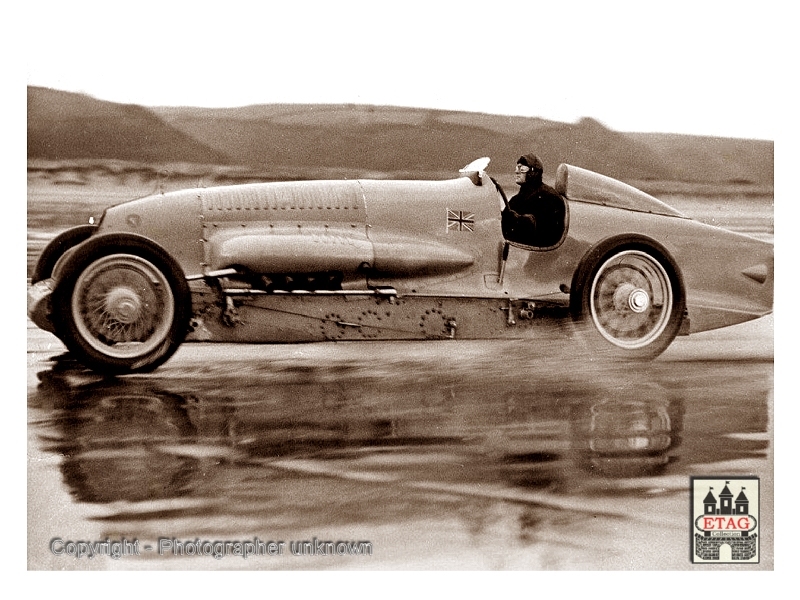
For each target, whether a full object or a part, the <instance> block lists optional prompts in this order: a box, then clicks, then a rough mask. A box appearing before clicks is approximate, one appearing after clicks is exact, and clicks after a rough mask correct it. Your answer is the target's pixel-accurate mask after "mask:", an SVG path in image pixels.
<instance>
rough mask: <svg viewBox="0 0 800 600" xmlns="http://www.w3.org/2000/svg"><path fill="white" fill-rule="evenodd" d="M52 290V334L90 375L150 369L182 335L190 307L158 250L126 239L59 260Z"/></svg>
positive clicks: (179, 279)
mask: <svg viewBox="0 0 800 600" xmlns="http://www.w3.org/2000/svg"><path fill="white" fill-rule="evenodd" d="M62 273H63V277H62V278H61V279H60V280H59V282H58V284H57V286H56V289H55V290H54V292H53V302H52V305H53V320H54V323H55V326H56V331H58V332H59V334H60V335H61V337H62V341H63V342H64V343H65V344H66V346H67V347H68V348H69V349H70V351H71V352H72V353H73V354H74V355H75V357H76V358H77V359H78V360H79V361H80V362H82V363H83V364H85V365H86V366H87V367H90V368H92V369H94V370H96V371H99V372H103V373H109V374H123V373H133V372H142V371H150V370H152V369H154V368H156V367H157V366H159V365H160V364H162V363H164V362H165V361H166V360H167V359H168V358H169V357H170V356H172V354H173V353H174V352H175V350H177V348H178V346H179V345H180V344H181V343H182V342H183V340H184V339H185V337H186V333H187V331H188V321H189V314H190V306H191V301H190V297H189V288H188V285H187V284H186V280H185V278H184V276H183V273H182V271H181V269H180V267H179V266H178V265H177V264H176V263H175V261H174V260H173V259H172V258H170V257H169V255H168V254H167V253H166V252H164V251H163V250H162V249H160V248H158V247H157V246H155V245H154V244H152V243H150V242H148V241H147V240H144V239H141V238H137V237H134V236H127V235H109V236H102V237H99V238H93V239H92V240H89V241H88V242H86V243H85V244H84V245H82V246H79V247H78V248H76V249H75V251H74V253H73V254H72V256H70V257H69V258H68V259H67V262H66V263H65V265H64V269H63V271H62Z"/></svg>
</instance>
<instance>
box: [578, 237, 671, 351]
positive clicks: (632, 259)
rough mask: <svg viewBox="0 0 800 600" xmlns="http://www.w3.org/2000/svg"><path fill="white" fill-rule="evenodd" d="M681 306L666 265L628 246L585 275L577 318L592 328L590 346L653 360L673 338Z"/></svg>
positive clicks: (656, 257) (642, 251)
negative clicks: (591, 343)
mask: <svg viewBox="0 0 800 600" xmlns="http://www.w3.org/2000/svg"><path fill="white" fill-rule="evenodd" d="M684 306H685V301H684V298H683V292H682V290H681V286H680V282H679V280H678V278H677V275H676V272H675V269H674V268H673V267H672V265H671V264H670V262H669V261H667V260H666V259H663V258H662V257H659V256H656V254H655V253H651V252H649V251H646V250H644V249H638V248H630V249H623V250H618V251H614V252H612V253H610V254H607V255H606V256H605V257H604V258H602V259H601V260H600V261H598V262H597V264H596V266H595V267H594V269H592V270H591V271H590V275H589V278H588V280H587V281H586V282H585V283H584V285H583V287H582V291H581V303H580V315H579V319H580V320H581V321H582V322H583V323H584V324H585V325H590V326H591V327H590V328H589V329H590V331H589V332H587V334H588V335H590V336H593V337H594V338H595V340H593V341H594V342H599V345H600V346H601V347H605V348H606V349H610V350H612V351H613V352H614V353H615V354H616V355H618V356H627V357H631V358H655V357H656V356H658V355H659V354H661V353H662V352H663V351H664V350H665V349H666V348H667V346H669V344H670V343H672V340H673V339H674V338H675V336H676V335H677V333H678V330H679V328H680V324H681V319H682V318H683V311H684ZM594 345H595V346H597V345H598V344H597V343H595V344H594Z"/></svg>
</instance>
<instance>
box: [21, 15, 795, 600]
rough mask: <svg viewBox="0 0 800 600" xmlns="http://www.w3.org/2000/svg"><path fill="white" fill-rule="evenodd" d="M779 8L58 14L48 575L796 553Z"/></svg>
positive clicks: (43, 101)
mask: <svg viewBox="0 0 800 600" xmlns="http://www.w3.org/2000/svg"><path fill="white" fill-rule="evenodd" d="M779 7H780V5H779V4H778V3H773V2H766V3H762V4H760V5H753V6H749V7H748V9H747V10H746V11H742V10H739V9H738V8H736V7H735V5H731V4H730V3H723V2H715V1H714V2H703V1H701V2H692V3H690V2H682V1H678V2H672V3H648V4H646V5H645V4H641V3H634V2H623V1H612V2H609V3H591V2H563V3H561V2H560V3H546V2H534V3H512V2H506V1H499V2H492V3H478V2H427V3H423V2H417V1H410V2H398V3H394V4H391V5H384V4H375V3H369V2H358V1H345V2H329V3H325V2H316V1H311V2H306V3H302V4H299V3H288V2H245V1H237V0H234V1H232V2H227V3H222V4H213V5H211V4H204V3H188V2H181V1H175V2H173V1H164V2H149V1H143V2H136V3H132V2H131V3H128V2H125V3H118V4H113V5H109V4H107V3H100V2H92V1H76V2H63V3H55V2H39V3H34V4H33V5H31V6H30V7H28V8H27V9H26V11H27V12H28V15H27V19H26V24H25V27H26V30H27V34H26V35H27V40H26V43H27V44H28V45H29V49H28V50H27V51H26V57H25V77H26V89H27V119H26V122H27V134H26V136H27V240H26V249H27V263H26V296H27V303H26V313H27V328H26V347H27V352H26V356H27V364H26V399H27V403H26V405H25V406H26V411H25V412H26V423H27V425H26V434H27V435H26V448H27V450H26V454H27V460H26V473H25V476H26V482H27V494H26V503H27V521H26V525H25V529H26V534H27V548H26V550H27V552H26V561H25V562H26V566H27V570H28V571H37V572H42V571H51V572H52V571H93V572H94V571H115V572H119V571H126V572H139V571H159V572H175V571H192V572H199V571H202V572H211V571H214V572H216V571H273V572H286V573H294V574H295V575H296V574H297V573H298V572H320V571H325V572H330V571H336V572H352V571H358V572H390V571H391V572H404V571H424V572H453V571H469V572H483V573H485V572H494V573H497V572H512V571H513V572H516V573H517V574H519V572H528V573H531V572H536V573H538V574H542V575H544V574H545V573H552V572H561V573H563V572H570V573H577V572H593V573H610V572H614V573H619V572H621V571H625V572H629V573H630V572H639V573H641V572H648V573H652V572H659V574H660V575H668V574H672V575H677V574H679V572H691V573H697V574H711V573H716V574H717V575H719V574H720V573H725V574H733V573H736V574H737V575H739V574H741V573H752V572H765V571H768V572H774V571H775V569H776V562H778V556H776V555H777V552H776V550H775V543H776V538H777V537H779V536H778V535H777V533H778V532H776V519H775V490H776V488H777V487H780V486H783V485H784V483H783V482H784V480H785V479H783V480H782V479H781V478H780V471H779V470H776V457H775V455H776V452H775V447H776V442H779V441H780V440H778V439H777V438H778V436H777V435H776V422H778V421H779V420H780V419H779V418H776V413H777V414H778V417H780V411H781V409H782V406H781V405H783V406H785V405H787V404H791V403H792V402H794V398H793V396H794V395H796V394H795V393H791V392H789V391H788V390H786V388H782V387H780V386H776V368H775V367H776V361H775V347H776V344H775V342H776V335H775V332H776V323H775V304H776V299H777V294H776V291H775V290H776V285H775V284H776V279H779V278H778V277H776V268H775V264H776V260H775V258H776V256H775V254H776V253H775V243H776V239H775V228H776V223H777V224H779V227H780V223H779V219H778V218H776V208H778V209H779V212H780V208H781V203H785V202H789V203H791V198H787V197H785V195H781V194H780V193H778V194H776V177H775V173H776V168H775V150H776V138H777V137H779V135H780V134H781V133H782V127H783V124H782V122H781V116H780V111H778V110H777V109H776V107H775V105H774V100H773V98H772V97H773V96H774V92H769V91H768V90H767V89H766V88H767V87H768V86H767V85H766V82H768V81H771V80H772V78H773V77H778V76H781V77H783V78H786V76H787V73H786V72H785V67H783V66H781V65H780V64H779V63H777V62H775V61H773V57H774V56H776V55H777V54H778V53H779V52H780V50H781V48H780V39H779V36H776V35H771V34H770V30H771V29H772V28H773V26H774V24H775V22H776V21H780V15H779V13H780V12H782V9H780V8H779ZM34 13H35V14H34ZM785 18H788V17H785ZM18 151H19V149H17V150H15V152H18ZM778 189H779V191H780V190H781V188H778ZM782 191H783V192H786V190H785V189H783V190H782ZM776 199H777V202H776ZM778 258H780V256H779V257H778ZM779 271H780V270H779ZM782 273H783V275H784V276H785V275H787V273H786V272H785V271H783V272H782ZM779 283H780V281H779ZM16 312H17V311H16V310H15V314H16ZM778 316H779V319H781V318H782V317H781V313H778ZM785 325H786V322H785V321H780V322H779V327H778V330H779V331H783V332H785V331H786V329H782V328H784V327H785ZM787 335H788V334H787ZM778 337H780V336H778ZM779 358H780V357H779ZM779 366H780V361H779ZM14 400H17V398H16V397H15V398H14ZM776 407H777V411H776ZM785 422H786V421H784V423H785ZM779 430H780V429H779ZM783 474H784V476H787V475H789V474H787V473H786V472H785V471H784V472H783ZM787 485H788V482H787ZM787 531H788V530H787V529H784V532H787ZM784 564H785V563H784ZM353 580H355V581H357V580H358V576H356V577H354V578H353ZM370 581H374V580H370ZM388 581H392V580H391V579H390V580H388ZM523 581H526V580H523ZM557 581H559V580H557ZM560 581H563V580H560ZM723 581H724V580H723ZM525 585H530V582H526V584H525ZM562 585H563V584H562ZM491 589H492V588H491V587H490V588H488V589H487V592H488V591H490V590H491ZM622 593H623V588H622V587H620V594H622Z"/></svg>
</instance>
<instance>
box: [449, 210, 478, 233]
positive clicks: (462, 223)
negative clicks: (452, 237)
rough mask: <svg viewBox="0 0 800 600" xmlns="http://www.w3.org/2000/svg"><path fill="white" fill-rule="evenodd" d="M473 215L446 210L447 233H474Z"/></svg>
mask: <svg viewBox="0 0 800 600" xmlns="http://www.w3.org/2000/svg"><path fill="white" fill-rule="evenodd" d="M473 225H475V213H468V212H464V211H463V210H459V211H458V212H456V211H454V210H450V209H449V208H448V209H447V231H450V230H453V231H475V230H474V229H473V228H472V227H473Z"/></svg>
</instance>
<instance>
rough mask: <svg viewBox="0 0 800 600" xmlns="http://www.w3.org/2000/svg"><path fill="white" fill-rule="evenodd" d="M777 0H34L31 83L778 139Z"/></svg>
mask: <svg viewBox="0 0 800 600" xmlns="http://www.w3.org/2000/svg"><path fill="white" fill-rule="evenodd" d="M783 4H784V3H781V2H773V1H772V0H766V1H762V2H748V3H744V2H742V3H739V2H736V1H728V2H717V1H704V0H694V1H692V2H684V1H683V0H675V1H672V2H623V1H619V0H608V1H606V2H588V1H572V2H571V1H556V2H535V1H520V2H507V1H505V0H492V1H488V2H484V3H480V2H471V1H463V0H462V1H461V2H453V1H435V0H428V1H427V2H421V1H418V0H409V1H400V0H395V1H393V2H387V1H384V2H360V1H341V2H335V1H330V2H318V1H316V0H307V1H304V2H287V1H281V2H270V1H262V2H244V1H239V0H228V1H224V2H223V1H220V0H216V1H215V2H204V1H203V0H196V1H195V2H183V1H171V0H162V1H160V2H153V1H152V0H140V1H137V2H117V3H110V2H92V1H82V0H77V1H71V2H52V1H49V0H48V1H41V0H40V1H36V0H31V1H30V2H28V3H26V5H25V6H26V7H27V8H26V10H27V11H28V15H27V18H26V20H25V24H24V27H25V28H26V30H27V32H26V36H25V37H26V43H25V47H24V56H25V59H26V79H27V84H28V85H38V86H45V87H51V88H55V89H61V90H67V91H74V92H82V93H86V94H89V95H91V96H93V97H95V98H99V99H103V100H111V101H115V102H123V103H136V104H142V105H145V106H164V105H167V106H168V105H184V106H210V107H222V106H244V105H249V104H270V103H284V102H288V103H355V104H377V105H394V106H413V107H424V108H440V109H448V110H465V111H474V112H484V113H492V114H508V115H521V116H531V117H542V118H546V119H552V120H556V121H565V122H573V121H576V120H578V119H580V118H582V117H591V118H594V119H597V120H598V121H601V122H602V123H604V124H605V125H606V126H608V127H610V128H612V129H615V130H618V131H658V132H674V133H688V134H702V135H717V136H723V137H745V138H757V139H771V140H774V139H775V137H776V136H777V135H778V133H779V132H780V130H781V128H782V123H781V115H780V111H779V110H777V109H778V104H779V103H780V102H781V101H782V98H783V96H782V94H779V93H776V92H777V91H778V90H777V89H776V85H777V86H778V87H781V88H782V87H783V85H784V82H785V81H786V80H787V72H786V67H785V66H784V64H783V61H782V60H780V57H781V56H782V52H783V51H784V50H785V48H783V47H782V44H783V43H784V39H783V37H782V36H781V32H782V30H783V26H785V24H786V23H787V20H788V19H789V18H790V17H789V14H788V13H786V14H782V13H785V11H786V9H784V8H781V7H782V6H783Z"/></svg>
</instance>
